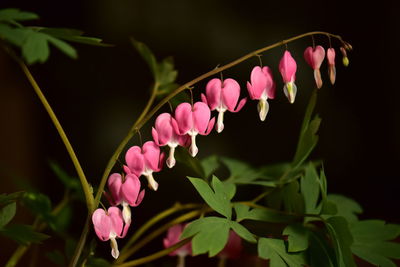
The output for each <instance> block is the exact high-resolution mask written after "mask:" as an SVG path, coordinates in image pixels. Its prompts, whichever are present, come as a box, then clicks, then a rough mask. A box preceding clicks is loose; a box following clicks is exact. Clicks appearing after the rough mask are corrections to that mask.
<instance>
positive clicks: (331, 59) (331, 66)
mask: <svg viewBox="0 0 400 267" xmlns="http://www.w3.org/2000/svg"><path fill="white" fill-rule="evenodd" d="M335 54H336V53H335V49H333V48H328V50H327V52H326V57H327V59H328V75H329V79H330V80H331V84H335V80H336V67H335Z"/></svg>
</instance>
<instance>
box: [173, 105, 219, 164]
mask: <svg viewBox="0 0 400 267" xmlns="http://www.w3.org/2000/svg"><path fill="white" fill-rule="evenodd" d="M210 117H211V111H210V108H209V107H208V106H207V104H205V103H203V102H196V103H195V104H194V105H193V106H192V105H190V104H189V103H181V104H180V105H179V106H178V107H177V108H176V110H175V120H176V121H175V122H174V121H173V126H174V129H175V131H176V132H177V133H179V134H181V135H184V134H188V135H190V137H191V144H190V148H189V153H190V154H191V155H192V157H195V156H196V155H197V152H198V151H199V149H198V148H197V146H196V136H197V134H201V135H208V134H209V133H210V132H211V130H212V128H213V127H214V123H215V118H212V119H211V120H210Z"/></svg>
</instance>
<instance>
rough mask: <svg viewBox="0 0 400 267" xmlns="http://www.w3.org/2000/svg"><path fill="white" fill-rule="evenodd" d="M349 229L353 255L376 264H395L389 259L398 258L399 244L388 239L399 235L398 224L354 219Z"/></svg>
mask: <svg viewBox="0 0 400 267" xmlns="http://www.w3.org/2000/svg"><path fill="white" fill-rule="evenodd" d="M350 231H351V233H352V235H353V238H354V243H353V244H352V246H351V250H352V252H353V253H354V254H355V255H357V256H358V257H360V258H361V259H363V260H366V261H368V262H369V263H371V264H374V265H376V266H382V267H386V266H396V265H395V264H394V263H393V262H392V261H391V260H390V259H400V244H398V243H394V242H389V241H390V240H393V239H396V238H397V237H398V236H399V235H400V225H396V224H386V222H385V221H381V220H365V221H355V222H353V223H352V224H351V226H350Z"/></svg>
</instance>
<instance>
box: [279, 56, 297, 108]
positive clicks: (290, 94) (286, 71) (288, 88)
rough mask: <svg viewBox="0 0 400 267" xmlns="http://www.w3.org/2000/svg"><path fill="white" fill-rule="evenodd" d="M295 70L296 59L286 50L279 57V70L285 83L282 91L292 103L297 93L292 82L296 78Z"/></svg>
mask: <svg viewBox="0 0 400 267" xmlns="http://www.w3.org/2000/svg"><path fill="white" fill-rule="evenodd" d="M296 70H297V64H296V61H295V60H294V58H293V57H292V55H291V54H290V52H289V51H287V50H286V51H285V53H284V54H283V57H282V58H281V61H280V62H279V72H280V73H281V75H282V79H283V82H284V83H285V86H284V87H283V92H284V93H285V95H286V97H287V98H288V99H289V102H290V103H291V104H293V103H294V100H295V98H296V93H297V86H296V84H295V83H294V81H295V80H296Z"/></svg>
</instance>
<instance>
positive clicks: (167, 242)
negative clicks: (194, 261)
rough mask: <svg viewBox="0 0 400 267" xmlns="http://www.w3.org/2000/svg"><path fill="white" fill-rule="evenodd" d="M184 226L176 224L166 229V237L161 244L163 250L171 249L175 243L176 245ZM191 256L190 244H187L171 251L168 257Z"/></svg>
mask: <svg viewBox="0 0 400 267" xmlns="http://www.w3.org/2000/svg"><path fill="white" fill-rule="evenodd" d="M184 228H185V225H183V224H176V225H174V226H172V227H170V228H169V229H168V232H167V236H166V237H165V238H164V240H163V243H164V247H165V248H169V247H172V246H173V245H175V244H176V243H178V242H179V241H181V240H180V237H181V234H182V232H183V229H184ZM191 254H192V243H190V242H189V243H187V244H185V245H183V246H182V247H180V248H178V249H176V250H174V251H172V252H171V253H169V255H170V256H177V255H178V256H180V257H185V256H187V255H191Z"/></svg>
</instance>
